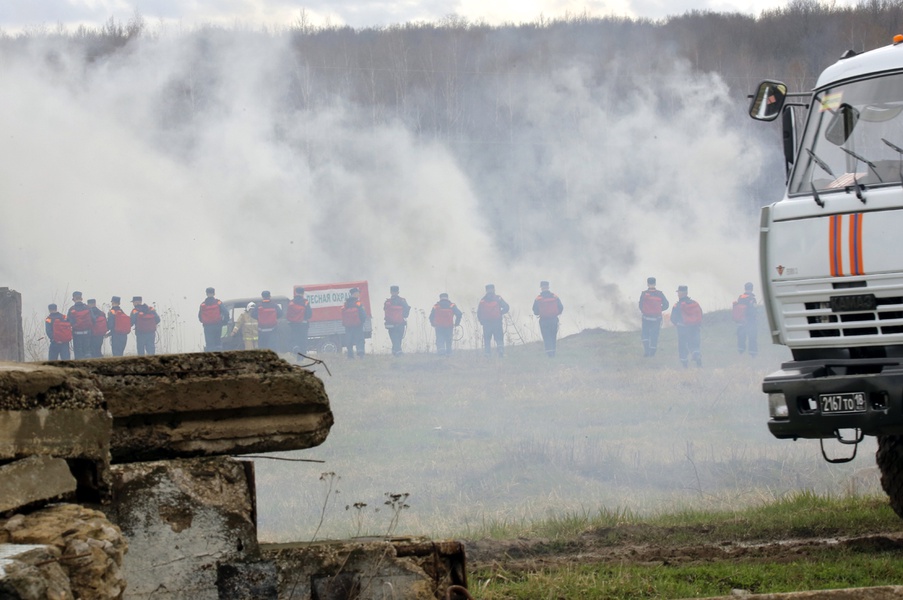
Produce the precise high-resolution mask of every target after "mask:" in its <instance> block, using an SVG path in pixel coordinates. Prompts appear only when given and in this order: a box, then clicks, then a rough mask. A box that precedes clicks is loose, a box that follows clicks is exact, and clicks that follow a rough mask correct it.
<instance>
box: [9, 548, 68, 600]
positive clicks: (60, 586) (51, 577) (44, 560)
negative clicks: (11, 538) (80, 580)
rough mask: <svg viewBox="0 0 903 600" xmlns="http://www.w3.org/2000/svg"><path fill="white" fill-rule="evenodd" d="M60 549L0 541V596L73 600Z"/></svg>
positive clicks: (17, 599) (18, 598)
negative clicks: (61, 564) (60, 556)
mask: <svg viewBox="0 0 903 600" xmlns="http://www.w3.org/2000/svg"><path fill="white" fill-rule="evenodd" d="M58 559H59V550H57V549H56V548H54V547H53V546H44V545H38V544H0V598H3V599H4V600H46V599H47V598H55V599H58V600H72V599H73V598H74V596H73V595H72V588H71V587H70V586H69V577H68V576H67V575H66V573H65V572H64V571H63V569H62V567H60V565H59V562H58Z"/></svg>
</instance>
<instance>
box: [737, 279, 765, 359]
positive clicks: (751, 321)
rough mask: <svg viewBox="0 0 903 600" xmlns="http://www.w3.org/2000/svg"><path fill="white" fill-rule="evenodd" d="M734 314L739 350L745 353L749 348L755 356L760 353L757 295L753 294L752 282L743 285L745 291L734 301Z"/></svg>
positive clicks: (750, 352) (751, 354)
mask: <svg viewBox="0 0 903 600" xmlns="http://www.w3.org/2000/svg"><path fill="white" fill-rule="evenodd" d="M732 314H733V317H734V322H735V323H737V350H738V351H739V352H740V354H743V353H744V352H746V351H747V349H748V350H749V355H750V356H751V357H753V358H755V357H756V355H757V354H758V353H759V340H758V337H757V331H756V329H757V322H756V295H755V294H753V284H752V282H747V283H746V285H744V286H743V293H742V294H740V297H739V298H737V300H736V301H735V302H734V307H733V311H732Z"/></svg>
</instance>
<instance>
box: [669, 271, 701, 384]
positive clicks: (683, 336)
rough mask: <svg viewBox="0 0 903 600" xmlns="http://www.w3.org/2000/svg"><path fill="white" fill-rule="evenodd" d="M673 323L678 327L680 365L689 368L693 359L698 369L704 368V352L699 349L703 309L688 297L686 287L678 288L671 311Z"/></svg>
mask: <svg viewBox="0 0 903 600" xmlns="http://www.w3.org/2000/svg"><path fill="white" fill-rule="evenodd" d="M671 322H672V323H674V325H676V326H677V354H678V356H679V357H680V363H681V364H682V365H683V366H684V368H687V366H688V364H689V360H690V359H691V358H692V359H693V360H694V361H696V366H697V367H702V351H701V350H700V347H699V345H700V330H701V329H702V308H701V307H700V306H699V303H698V302H696V300H693V299H692V298H690V297H689V296H688V295H687V286H685V285H681V286H678V288H677V302H676V303H675V304H674V308H673V309H671Z"/></svg>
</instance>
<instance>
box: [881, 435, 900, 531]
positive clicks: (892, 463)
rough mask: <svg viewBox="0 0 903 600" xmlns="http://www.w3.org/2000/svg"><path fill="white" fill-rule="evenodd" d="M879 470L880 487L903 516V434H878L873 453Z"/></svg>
mask: <svg viewBox="0 0 903 600" xmlns="http://www.w3.org/2000/svg"><path fill="white" fill-rule="evenodd" d="M875 461H876V462H877V463H878V470H880V471H881V487H882V488H884V493H886V494H887V496H888V497H889V498H890V506H891V508H893V509H894V512H895V513H897V516H899V517H900V518H903V436H901V435H879V436H878V451H877V452H876V453H875Z"/></svg>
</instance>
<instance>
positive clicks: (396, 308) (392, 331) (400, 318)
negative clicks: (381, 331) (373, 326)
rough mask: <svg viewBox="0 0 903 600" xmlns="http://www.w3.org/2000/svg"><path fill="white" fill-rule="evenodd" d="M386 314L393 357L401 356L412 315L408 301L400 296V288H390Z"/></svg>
mask: <svg viewBox="0 0 903 600" xmlns="http://www.w3.org/2000/svg"><path fill="white" fill-rule="evenodd" d="M383 312H385V315H386V316H385V321H386V329H387V330H388V331H389V339H390V340H392V356H401V340H403V339H404V332H405V328H406V327H407V324H408V322H407V321H406V319H407V318H408V315H409V314H411V307H410V306H408V301H407V300H405V299H404V298H402V297H401V296H399V295H398V286H397V285H393V286H391V287H389V297H388V298H387V299H386V302H385V304H383Z"/></svg>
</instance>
